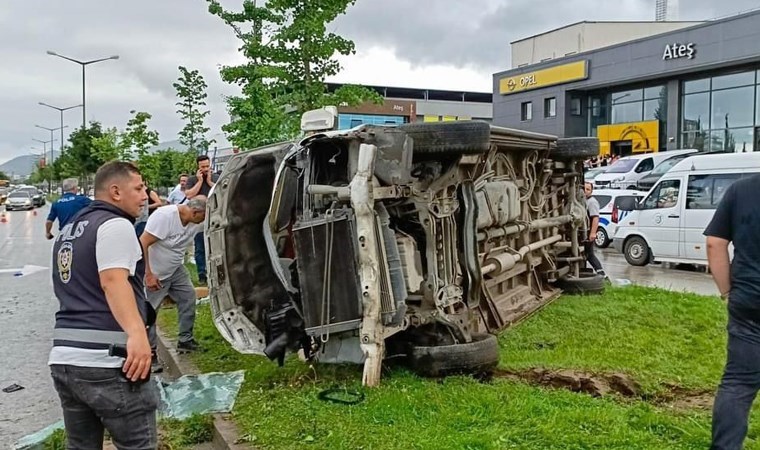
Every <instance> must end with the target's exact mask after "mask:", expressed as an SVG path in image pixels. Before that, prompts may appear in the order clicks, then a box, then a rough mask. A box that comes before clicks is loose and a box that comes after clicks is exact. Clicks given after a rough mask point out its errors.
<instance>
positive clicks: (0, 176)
mask: <svg viewBox="0 0 760 450" xmlns="http://www.w3.org/2000/svg"><path fill="white" fill-rule="evenodd" d="M8 179H9V178H8V175H6V174H5V172H3V171H2V170H0V180H8Z"/></svg>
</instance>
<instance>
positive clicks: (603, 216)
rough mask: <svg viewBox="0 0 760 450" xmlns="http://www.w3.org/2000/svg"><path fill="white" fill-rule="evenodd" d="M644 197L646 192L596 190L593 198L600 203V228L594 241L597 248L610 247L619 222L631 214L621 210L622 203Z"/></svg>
mask: <svg viewBox="0 0 760 450" xmlns="http://www.w3.org/2000/svg"><path fill="white" fill-rule="evenodd" d="M644 195H646V193H645V192H641V191H632V190H628V189H595V190H594V192H593V193H592V194H591V196H592V197H594V198H595V199H596V201H597V202H599V227H598V228H597V229H596V239H595V240H594V242H595V243H596V246H597V247H599V248H607V247H609V245H610V243H611V242H612V237H613V236H615V230H617V224H618V222H619V221H620V219H621V218H624V217H625V216H626V215H627V214H628V213H629V211H621V210H620V208H619V206H620V202H621V201H625V199H629V198H630V199H634V200H639V199H641V198H642V197H643V196H644ZM616 207H617V208H616ZM614 211H617V213H614V214H613V212H614ZM621 216H622V217H621Z"/></svg>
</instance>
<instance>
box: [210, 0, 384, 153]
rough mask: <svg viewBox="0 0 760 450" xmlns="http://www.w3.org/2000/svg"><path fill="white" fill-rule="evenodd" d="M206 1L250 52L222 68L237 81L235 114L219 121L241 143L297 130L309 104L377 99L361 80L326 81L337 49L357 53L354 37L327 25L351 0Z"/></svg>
mask: <svg viewBox="0 0 760 450" xmlns="http://www.w3.org/2000/svg"><path fill="white" fill-rule="evenodd" d="M207 1H208V3H209V12H210V13H211V14H213V15H215V16H217V17H219V18H220V19H221V20H222V21H224V22H225V23H226V24H227V25H229V26H230V28H232V30H233V31H234V33H235V35H236V36H237V37H238V39H240V40H241V41H242V46H241V47H240V51H241V52H242V54H243V56H244V57H245V58H246V59H247V61H246V62H245V63H244V64H242V65H239V66H226V67H223V68H222V69H221V75H222V79H223V80H224V81H226V82H227V83H233V84H237V85H238V86H240V87H241V89H242V95H241V96H233V97H228V98H227V106H228V109H229V113H230V116H231V119H232V120H231V122H230V123H229V124H228V125H225V126H224V127H222V129H223V130H224V131H225V132H227V133H228V134H229V137H230V140H231V141H232V142H233V143H234V144H235V145H237V146H238V147H242V148H253V147H257V146H260V145H265V144H269V143H272V142H276V141H279V140H282V139H284V138H289V137H292V136H294V135H296V134H297V133H298V125H299V121H300V116H301V114H303V113H304V112H306V111H308V110H310V109H315V108H320V107H322V106H326V105H328V104H334V105H337V104H347V105H350V106H355V105H357V104H360V103H363V102H366V101H372V102H375V103H381V102H382V98H381V97H380V95H379V94H377V93H376V92H375V91H373V90H371V89H368V88H365V87H361V86H344V87H343V88H341V89H338V90H336V91H335V92H334V93H331V94H329V93H328V92H327V87H326V85H325V80H326V78H327V77H331V76H334V75H336V74H338V73H339V72H340V70H341V66H340V63H339V62H338V61H337V59H336V56H337V55H350V54H353V53H355V49H354V44H353V42H351V41H350V40H348V39H345V38H343V37H341V36H339V35H337V34H335V33H332V32H329V31H328V29H327V26H328V24H330V23H331V22H333V21H334V20H335V19H336V18H337V17H338V16H339V15H341V14H344V13H345V11H346V8H348V7H349V6H350V5H353V4H354V3H355V1H356V0H308V1H306V0H268V1H267V2H266V5H262V6H258V5H257V2H256V1H255V0H244V1H243V5H242V10H241V11H228V10H225V9H224V8H223V7H222V5H221V4H220V3H219V1H217V0H207ZM262 3H263V2H262Z"/></svg>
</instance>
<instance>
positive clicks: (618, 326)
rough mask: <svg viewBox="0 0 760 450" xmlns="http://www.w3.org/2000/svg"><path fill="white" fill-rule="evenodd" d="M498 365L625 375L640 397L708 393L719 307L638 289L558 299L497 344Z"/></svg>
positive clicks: (718, 348)
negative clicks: (669, 387)
mask: <svg viewBox="0 0 760 450" xmlns="http://www.w3.org/2000/svg"><path fill="white" fill-rule="evenodd" d="M500 343H501V346H502V359H501V365H502V366H504V367H507V368H510V369H523V368H529V367H544V368H549V369H559V368H563V369H584V370H590V371H594V372H625V373H627V374H628V375H631V376H633V378H634V379H636V380H637V381H638V382H640V383H641V384H642V386H643V388H644V390H645V392H646V393H657V392H659V391H661V390H662V389H663V386H664V385H665V384H676V385H678V386H681V387H684V388H687V389H695V390H704V389H714V388H715V387H716V385H717V382H718V380H719V379H720V376H721V374H722V371H723V363H724V361H725V346H726V312H725V306H724V305H723V303H722V302H720V300H718V299H717V298H713V297H703V296H700V295H694V294H683V293H673V292H667V291H662V290H658V289H651V288H643V287H633V286H631V287H625V288H618V289H609V290H608V292H607V293H606V294H605V295H604V296H589V297H563V298H562V299H560V300H559V301H557V302H555V303H553V304H552V305H551V306H550V307H548V308H546V309H545V310H544V311H542V312H541V313H540V314H537V315H535V316H534V317H532V318H531V319H530V320H528V321H526V322H524V323H522V324H520V325H519V326H518V327H515V328H514V329H511V330H508V331H507V332H505V333H503V334H502V336H501V337H500Z"/></svg>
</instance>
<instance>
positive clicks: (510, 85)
mask: <svg viewBox="0 0 760 450" xmlns="http://www.w3.org/2000/svg"><path fill="white" fill-rule="evenodd" d="M586 78H588V61H585V60H584V61H576V62H572V63H568V64H562V65H559V66H554V67H549V68H547V69H541V70H536V71H535V72H528V73H524V74H521V75H514V76H511V77H508V78H502V79H501V80H499V93H500V94H503V95H509V94H514V93H516V92H522V91H529V90H531V89H538V88H542V87H547V86H554V85H555V84H563V83H569V82H571V81H578V80H585V79H586Z"/></svg>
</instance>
